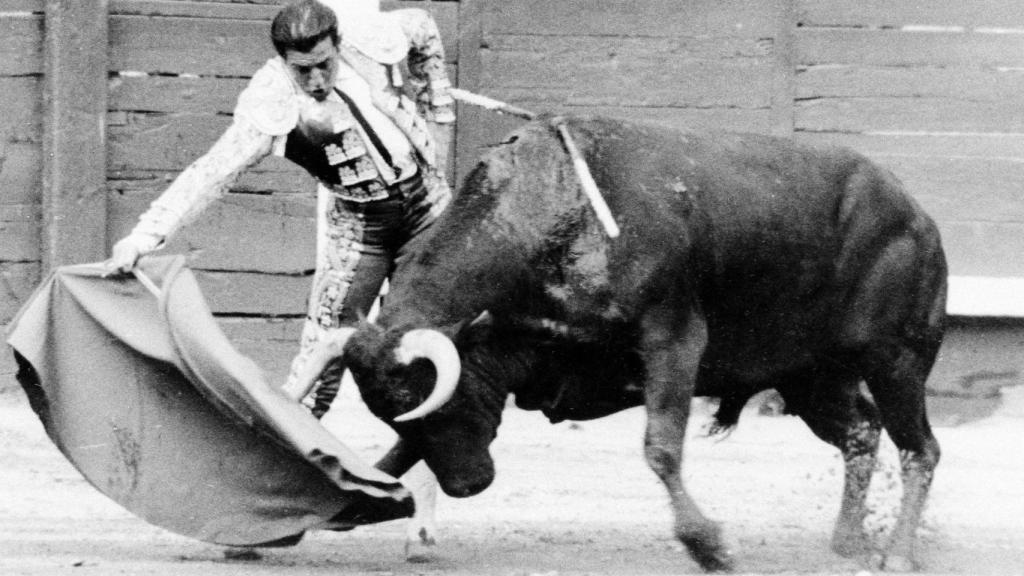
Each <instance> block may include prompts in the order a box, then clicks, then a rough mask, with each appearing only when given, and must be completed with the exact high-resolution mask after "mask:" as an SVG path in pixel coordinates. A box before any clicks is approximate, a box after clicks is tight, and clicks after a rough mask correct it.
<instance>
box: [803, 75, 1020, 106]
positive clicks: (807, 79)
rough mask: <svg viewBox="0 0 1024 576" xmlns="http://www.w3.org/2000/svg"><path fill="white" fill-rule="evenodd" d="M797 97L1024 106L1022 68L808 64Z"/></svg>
mask: <svg viewBox="0 0 1024 576" xmlns="http://www.w3.org/2000/svg"><path fill="white" fill-rule="evenodd" d="M796 80H797V82H796V89H797V98H800V99H805V100H806V99H811V98H835V97H846V98H872V97H902V98H922V97H942V98H953V99H960V100H965V101H978V100H982V101H989V102H997V101H998V102H1003V103H1005V105H1006V106H1008V107H1015V108H1017V109H1018V110H1021V109H1024V69H1019V70H1018V69H1011V70H997V69H990V68H963V67H955V68H939V67H916V68H878V67H865V66H859V65H845V66H812V67H809V68H806V69H803V70H801V71H800V72H799V74H797V77H796Z"/></svg>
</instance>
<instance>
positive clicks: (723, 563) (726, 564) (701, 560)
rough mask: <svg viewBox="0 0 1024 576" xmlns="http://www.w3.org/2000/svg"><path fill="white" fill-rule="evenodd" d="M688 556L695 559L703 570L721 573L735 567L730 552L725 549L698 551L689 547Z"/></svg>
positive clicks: (732, 569)
mask: <svg viewBox="0 0 1024 576" xmlns="http://www.w3.org/2000/svg"><path fill="white" fill-rule="evenodd" d="M690 556H692V557H693V559H694V560H696V561H697V564H700V567H701V569H702V570H704V571H705V572H712V573H719V574H721V573H725V572H733V571H734V570H735V569H736V562H735V560H733V557H732V553H730V552H729V551H728V550H725V549H718V550H701V551H699V552H698V551H696V550H693V549H691V550H690Z"/></svg>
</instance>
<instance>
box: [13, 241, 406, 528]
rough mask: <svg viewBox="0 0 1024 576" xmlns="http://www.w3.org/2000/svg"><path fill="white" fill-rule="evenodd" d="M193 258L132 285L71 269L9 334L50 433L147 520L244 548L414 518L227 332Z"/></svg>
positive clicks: (379, 476)
mask: <svg viewBox="0 0 1024 576" xmlns="http://www.w3.org/2000/svg"><path fill="white" fill-rule="evenodd" d="M184 262H185V260H184V257H182V256H169V257H159V258H145V259H143V260H142V262H141V263H140V271H141V272H142V273H143V274H144V276H145V277H146V278H151V279H152V280H153V282H154V284H155V285H156V286H154V287H153V289H154V290H155V291H156V294H154V293H152V292H151V291H150V290H148V289H147V288H146V287H145V286H143V284H142V283H141V282H139V280H137V279H136V278H135V277H132V276H124V275H120V276H116V277H113V276H112V277H106V278H104V277H103V276H102V274H103V267H102V265H100V264H86V265H77V266H67V267H62V268H58V269H57V270H56V271H54V272H53V273H52V274H51V275H50V276H49V278H47V279H46V280H45V281H44V282H43V283H42V284H41V285H40V286H39V287H38V288H37V289H36V291H35V293H34V294H33V295H32V297H31V298H30V299H29V301H28V302H27V303H26V304H25V305H24V306H23V307H22V309H21V310H20V311H19V312H18V315H17V316H16V317H15V319H14V321H13V322H12V323H11V325H10V327H9V329H8V339H7V342H8V344H9V345H10V346H11V347H12V348H13V351H14V354H15V356H16V359H17V362H18V367H19V372H18V381H19V383H20V384H21V386H22V387H23V388H24V390H25V392H26V394H27V395H28V398H29V402H30V405H31V406H32V409H33V410H34V411H35V412H36V413H37V414H38V415H39V417H40V419H41V420H42V423H43V426H44V428H45V429H46V433H47V434H48V435H49V437H50V438H51V439H52V440H53V442H54V443H55V444H56V446H57V447H58V448H59V449H60V451H61V452H62V453H63V454H64V455H65V456H66V457H67V458H68V460H69V461H71V463H72V464H73V465H74V466H75V467H76V468H77V469H78V470H79V471H80V472H81V473H82V475H83V476H84V477H85V478H86V479H87V480H88V481H89V482H90V483H91V484H92V485H93V486H95V487H96V489H98V490H99V491H100V492H102V493H103V494H105V495H107V496H108V497H110V498H111V499H113V500H114V501H116V502H117V503H118V504H120V505H121V506H123V507H124V508H126V509H127V510H129V511H130V512H132V513H134V514H135V515H137V516H139V517H141V518H143V519H144V520H146V521H148V522H150V523H152V524H154V525H157V526H160V527H162V528H165V529H167V530H170V531H173V532H176V533H178V534H182V535H185V536H189V537H193V538H196V539H199V540H203V541H207V542H212V543H216V544H222V545H233V546H261V545H262V546H273V545H290V544H294V543H296V542H298V541H299V539H301V537H302V535H303V533H304V532H305V531H307V530H309V529H336V530H337V529H347V528H351V527H352V526H354V525H358V524H367V523H374V522H381V521H385V520H391V519H395V518H402V517H407V516H411V515H412V513H413V510H414V505H413V501H412V497H411V495H410V494H409V492H408V491H407V490H406V488H405V487H404V486H402V484H401V483H400V482H399V481H398V480H396V479H395V478H393V477H391V476H389V475H388V474H385V473H384V472H381V471H379V470H377V469H375V468H373V467H372V466H370V465H369V464H367V463H365V462H364V461H363V460H361V459H360V458H359V457H358V456H357V455H356V454H355V453H354V452H353V451H352V450H350V449H349V448H348V447H346V446H345V445H344V444H343V443H342V442H341V441H340V440H339V439H338V438H336V437H334V436H333V435H332V434H331V433H330V432H329V431H328V430H327V429H325V428H324V427H323V426H321V425H320V423H319V421H317V420H316V419H315V418H314V417H313V416H312V415H310V414H309V412H307V411H306V409H305V408H304V407H302V406H301V405H300V404H299V403H297V402H294V401H292V400H290V399H288V398H287V397H286V396H285V395H284V394H283V393H282V392H280V391H279V390H278V389H277V388H275V387H272V386H271V385H269V384H268V383H267V381H266V379H265V377H264V375H263V373H262V370H261V369H260V368H259V367H258V366H257V365H256V364H255V363H254V362H253V361H252V360H251V359H249V358H247V357H245V356H244V355H242V354H241V353H239V352H238V351H237V350H235V348H234V347H233V346H232V344H231V343H230V341H229V340H228V339H227V337H226V336H225V335H224V334H223V332H222V331H221V330H220V327H219V326H218V325H217V322H216V320H215V319H214V317H213V315H212V314H211V313H210V310H209V308H208V306H207V305H206V303H205V300H204V299H203V296H202V293H201V292H200V289H199V286H198V284H197V282H196V280H195V277H194V276H193V274H192V273H191V271H190V270H189V269H188V268H187V267H186V266H185V265H184Z"/></svg>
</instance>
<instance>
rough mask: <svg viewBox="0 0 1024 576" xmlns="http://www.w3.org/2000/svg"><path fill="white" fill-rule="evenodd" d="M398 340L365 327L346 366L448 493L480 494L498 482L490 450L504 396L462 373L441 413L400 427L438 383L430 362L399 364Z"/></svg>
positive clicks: (376, 411) (351, 346)
mask: <svg viewBox="0 0 1024 576" xmlns="http://www.w3.org/2000/svg"><path fill="white" fill-rule="evenodd" d="M399 338H400V334H393V333H385V332H383V331H382V330H380V329H377V328H376V327H369V328H366V327H364V328H363V329H361V330H360V331H359V332H358V333H357V334H356V335H355V336H354V337H353V338H352V339H351V340H350V341H349V343H348V345H347V346H346V347H345V363H346V365H347V366H348V368H349V369H350V370H351V371H352V375H353V377H354V379H355V381H356V384H357V385H358V386H359V390H360V393H361V394H362V397H363V401H364V402H366V405H367V406H368V407H369V408H370V410H371V411H372V412H373V413H374V415H375V416H377V417H378V418H380V419H381V420H384V421H385V422H387V423H388V424H389V425H390V426H391V427H392V428H393V429H394V430H395V432H397V433H398V435H399V436H401V437H402V438H403V439H404V440H406V441H407V442H409V443H410V444H412V445H413V446H415V447H416V449H417V450H418V451H419V453H420V456H421V457H422V458H423V460H424V461H426V463H427V465H428V466H430V469H431V470H432V471H433V472H434V474H435V475H436V476H437V479H438V482H439V484H440V485H441V488H442V490H444V492H445V493H446V494H448V495H449V496H453V497H457V498H461V497H467V496H473V495H475V494H478V493H480V492H482V491H483V490H484V489H485V488H487V487H488V486H489V485H490V484H491V482H492V481H493V480H494V461H493V460H492V458H491V454H490V451H489V446H490V444H491V442H492V441H493V440H494V438H495V435H496V433H497V428H498V423H499V422H500V418H501V410H502V408H503V406H504V400H505V398H504V396H501V395H497V394H495V393H494V392H493V391H489V390H488V389H487V387H486V386H484V385H483V383H482V382H481V381H480V380H479V379H478V378H475V377H474V376H473V374H472V373H467V372H465V371H464V372H463V373H462V376H461V377H460V379H459V384H458V387H457V388H456V391H455V393H454V395H453V396H452V397H451V399H450V400H448V402H447V403H445V404H444V405H443V406H442V407H441V408H439V409H437V410H436V411H434V412H432V413H431V414H429V415H427V416H426V417H424V418H419V419H415V420H410V421H407V422H396V421H395V417H396V416H399V415H400V414H404V413H406V412H408V411H409V410H412V409H414V408H416V407H417V406H419V405H420V404H421V403H422V402H423V401H424V399H425V398H426V397H427V396H428V395H429V394H430V392H431V390H432V389H433V387H434V385H435V381H436V380H437V371H436V370H435V368H434V366H433V365H432V364H431V363H430V362H428V361H426V360H423V359H418V360H414V361H412V362H411V363H410V364H408V365H406V364H403V363H402V362H400V361H397V360H396V359H395V353H394V351H395V349H396V347H397V346H398V340H399Z"/></svg>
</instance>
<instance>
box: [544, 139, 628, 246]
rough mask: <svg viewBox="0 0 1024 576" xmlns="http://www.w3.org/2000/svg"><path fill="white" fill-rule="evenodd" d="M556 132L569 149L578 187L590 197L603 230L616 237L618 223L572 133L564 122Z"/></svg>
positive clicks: (610, 236)
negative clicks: (578, 183) (577, 179)
mask: <svg viewBox="0 0 1024 576" xmlns="http://www.w3.org/2000/svg"><path fill="white" fill-rule="evenodd" d="M558 133H559V134H560V135H561V136H562V140H563V141H564V142H565V147H566V149H567V150H569V157H570V158H572V165H573V167H574V168H576V177H577V178H579V181H580V187H581V188H583V193H584V194H586V195H587V198H588V199H590V205H591V206H593V207H594V213H595V214H597V219H598V220H599V221H600V222H601V225H602V226H604V231H605V232H606V233H607V234H608V237H609V238H618V237H619V232H620V231H619V225H618V224H617V223H616V222H615V217H614V216H612V211H611V209H610V208H608V203H607V202H605V201H604V196H601V191H600V190H599V189H598V188H597V182H594V177H593V176H592V175H591V174H590V168H589V167H588V166H587V161H586V159H585V158H583V154H581V153H580V151H579V148H577V147H576V142H575V141H574V140H573V139H572V135H571V134H569V129H568V128H566V127H565V124H564V123H561V122H559V123H558Z"/></svg>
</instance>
